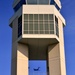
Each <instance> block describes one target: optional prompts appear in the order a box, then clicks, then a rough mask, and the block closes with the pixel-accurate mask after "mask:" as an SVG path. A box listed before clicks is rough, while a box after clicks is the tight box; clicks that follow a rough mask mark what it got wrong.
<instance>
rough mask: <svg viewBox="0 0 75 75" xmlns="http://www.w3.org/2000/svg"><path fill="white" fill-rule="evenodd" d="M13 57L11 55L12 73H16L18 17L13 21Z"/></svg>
mask: <svg viewBox="0 0 75 75" xmlns="http://www.w3.org/2000/svg"><path fill="white" fill-rule="evenodd" d="M12 27H13V28H12V57H11V75H16V71H17V34H18V32H17V31H18V30H17V28H18V18H17V17H16V18H15V19H14V21H13V26H12Z"/></svg>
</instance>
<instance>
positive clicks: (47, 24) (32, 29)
mask: <svg viewBox="0 0 75 75" xmlns="http://www.w3.org/2000/svg"><path fill="white" fill-rule="evenodd" d="M24 34H54V15H53V14H25V15H24Z"/></svg>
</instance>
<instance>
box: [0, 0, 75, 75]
mask: <svg viewBox="0 0 75 75" xmlns="http://www.w3.org/2000/svg"><path fill="white" fill-rule="evenodd" d="M61 2H62V9H61V13H62V15H63V16H64V18H65V19H66V26H65V27H64V41H65V54H66V70H67V75H75V0H61ZM12 3H13V0H0V26H1V27H0V75H10V72H11V68H10V67H11V49H12V29H11V28H10V27H9V18H10V17H11V16H12V15H13V13H14V12H13V9H12Z"/></svg>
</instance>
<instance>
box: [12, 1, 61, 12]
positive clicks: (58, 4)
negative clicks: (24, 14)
mask: <svg viewBox="0 0 75 75" xmlns="http://www.w3.org/2000/svg"><path fill="white" fill-rule="evenodd" d="M23 4H24V5H54V6H55V7H56V8H57V9H58V10H60V9H61V2H60V0H14V2H13V9H14V11H17V10H18V9H19V8H20V7H21V6H22V5H23Z"/></svg>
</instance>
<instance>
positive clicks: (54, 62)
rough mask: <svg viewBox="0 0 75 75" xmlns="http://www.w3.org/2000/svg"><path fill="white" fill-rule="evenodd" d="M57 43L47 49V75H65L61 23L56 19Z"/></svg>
mask: <svg viewBox="0 0 75 75" xmlns="http://www.w3.org/2000/svg"><path fill="white" fill-rule="evenodd" d="M58 27H59V43H57V44H53V45H50V46H49V48H48V59H49V60H48V61H49V72H50V74H49V75H66V66H65V52H64V37H63V23H62V21H61V19H60V18H59V17H58Z"/></svg>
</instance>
